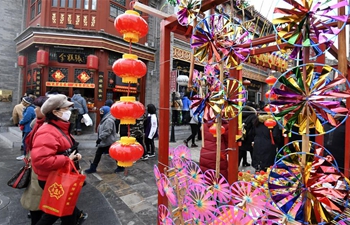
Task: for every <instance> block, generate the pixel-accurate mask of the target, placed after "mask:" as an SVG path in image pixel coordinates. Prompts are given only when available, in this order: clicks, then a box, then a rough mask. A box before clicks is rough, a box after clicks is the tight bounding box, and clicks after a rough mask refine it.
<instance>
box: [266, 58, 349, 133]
mask: <svg viewBox="0 0 350 225" xmlns="http://www.w3.org/2000/svg"><path fill="white" fill-rule="evenodd" d="M318 71H321V72H318ZM331 73H334V76H333V78H332V79H331V78H330V74H331ZM305 75H306V79H305V78H304V76H305ZM349 87H350V85H349V82H348V81H347V79H346V78H345V77H344V76H343V75H341V74H340V72H339V71H338V70H336V69H334V68H332V67H331V66H329V65H325V64H317V63H308V64H303V65H300V66H297V67H294V68H291V69H290V70H288V71H286V72H285V73H284V74H282V75H281V76H280V77H279V78H278V82H276V83H275V84H274V85H273V86H272V88H271V91H270V96H269V103H270V104H272V105H274V106H276V107H277V108H278V112H273V113H272V115H273V116H274V118H275V120H276V121H277V122H278V123H279V124H280V125H281V126H283V127H284V128H285V129H286V130H288V131H290V132H292V133H294V134H297V135H303V134H305V135H308V136H319V135H324V134H326V133H329V132H332V131H333V130H334V129H336V128H337V127H338V126H340V125H341V124H343V123H344V122H345V121H346V119H347V118H348V114H349V109H346V108H344V107H342V106H341V104H340V100H343V99H347V98H350V92H349V90H350V88H349ZM271 93H273V96H274V97H273V99H272V98H271V96H272V94H271ZM339 116H342V117H340V118H342V119H338V117H339ZM280 118H283V121H280ZM326 124H328V125H329V126H325V125H326ZM307 125H308V126H307ZM293 126H296V127H298V132H295V131H293V130H292V128H293ZM306 127H308V128H309V129H306ZM328 127H330V128H328ZM315 131H317V132H315Z"/></svg>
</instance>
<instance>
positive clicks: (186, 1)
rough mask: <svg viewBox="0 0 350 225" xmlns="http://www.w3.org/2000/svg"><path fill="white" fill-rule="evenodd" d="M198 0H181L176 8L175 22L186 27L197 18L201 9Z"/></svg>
mask: <svg viewBox="0 0 350 225" xmlns="http://www.w3.org/2000/svg"><path fill="white" fill-rule="evenodd" d="M201 3H202V1H200V0H181V1H180V4H179V6H178V10H179V11H178V12H177V21H178V22H179V24H180V25H182V26H188V25H189V24H190V23H192V21H193V20H194V18H196V17H197V15H198V13H199V11H200V9H201Z"/></svg>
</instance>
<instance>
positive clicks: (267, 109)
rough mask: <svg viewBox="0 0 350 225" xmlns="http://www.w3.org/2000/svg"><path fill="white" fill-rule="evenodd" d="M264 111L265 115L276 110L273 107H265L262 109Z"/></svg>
mask: <svg viewBox="0 0 350 225" xmlns="http://www.w3.org/2000/svg"><path fill="white" fill-rule="evenodd" d="M264 111H265V112H267V113H270V112H276V108H275V107H274V106H273V105H266V106H265V107H264Z"/></svg>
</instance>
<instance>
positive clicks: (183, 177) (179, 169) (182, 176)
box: [170, 158, 189, 187]
mask: <svg viewBox="0 0 350 225" xmlns="http://www.w3.org/2000/svg"><path fill="white" fill-rule="evenodd" d="M186 165H187V161H183V160H181V159H180V158H175V159H173V161H172V162H171V165H170V166H171V167H173V168H174V169H175V176H176V177H177V179H178V182H179V186H180V187H185V186H187V181H188V180H189V177H188V176H187V174H188V172H187V167H186Z"/></svg>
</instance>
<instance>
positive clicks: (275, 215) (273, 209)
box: [256, 201, 301, 225]
mask: <svg viewBox="0 0 350 225" xmlns="http://www.w3.org/2000/svg"><path fill="white" fill-rule="evenodd" d="M259 220H260V221H261V222H265V221H266V220H268V221H273V222H275V223H277V224H288V225H301V223H299V222H297V221H295V220H294V219H293V217H292V216H291V215H288V214H284V213H283V212H282V211H281V210H279V208H278V207H277V206H276V205H275V204H274V203H273V202H269V201H268V202H266V204H265V206H264V214H263V215H262V217H261V218H260V219H259ZM259 220H258V221H257V222H256V223H257V224H259V225H260V224H262V223H259Z"/></svg>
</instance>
